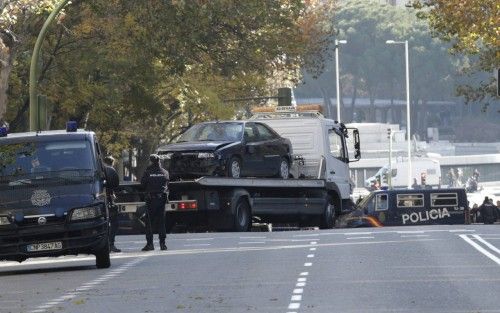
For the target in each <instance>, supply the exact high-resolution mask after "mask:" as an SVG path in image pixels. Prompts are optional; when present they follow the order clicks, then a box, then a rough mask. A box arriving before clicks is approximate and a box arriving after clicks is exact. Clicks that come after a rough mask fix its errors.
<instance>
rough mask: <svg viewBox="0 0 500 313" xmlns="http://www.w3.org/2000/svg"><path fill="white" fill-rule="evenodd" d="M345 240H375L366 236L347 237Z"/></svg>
mask: <svg viewBox="0 0 500 313" xmlns="http://www.w3.org/2000/svg"><path fill="white" fill-rule="evenodd" d="M346 239H347V240H356V239H375V237H371V236H366V237H347V238H346Z"/></svg>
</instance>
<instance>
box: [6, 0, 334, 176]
mask: <svg viewBox="0 0 500 313" xmlns="http://www.w3.org/2000/svg"><path fill="white" fill-rule="evenodd" d="M322 3H323V2H322V1H308V2H303V1H285V0H282V1H237V0H218V1H202V0H198V1H194V0H193V1H164V0H151V1H145V2H144V1H135V0H113V1H109V0H89V1H79V2H74V3H72V4H71V5H69V6H68V7H67V8H66V15H65V16H64V19H60V21H59V23H58V24H57V25H53V27H52V29H51V31H50V32H49V34H48V36H47V40H46V42H45V43H44V46H43V51H44V53H43V57H42V63H43V64H42V68H43V69H45V70H42V73H41V77H40V85H39V87H40V91H41V92H42V93H43V94H46V95H47V96H48V99H49V101H50V103H51V104H52V107H53V110H52V113H51V114H50V115H51V117H52V119H51V125H52V128H60V127H62V126H63V125H64V122H65V121H66V120H67V119H69V118H71V119H74V120H76V121H78V122H79V124H80V125H81V126H87V127H88V128H91V129H93V130H96V132H97V134H98V135H99V137H100V139H101V143H103V144H104V146H105V150H106V152H107V153H112V154H114V155H120V154H121V151H122V150H124V149H127V150H128V149H132V148H135V149H136V151H137V154H138V156H139V163H140V166H139V169H138V170H137V173H136V174H139V173H140V172H141V171H140V169H141V167H142V166H143V165H144V163H145V160H147V156H148V154H149V153H151V152H153V151H154V150H155V149H156V148H157V147H158V145H159V144H161V143H163V142H169V141H171V140H172V139H174V138H175V137H176V136H178V135H179V133H180V132H182V130H183V129H185V127H187V126H189V125H192V124H193V123H197V122H200V121H203V120H207V119H222V118H233V117H234V116H235V114H236V112H238V111H239V110H240V108H241V107H242V106H247V105H248V104H246V103H245V104H229V105H228V104H225V103H224V102H223V100H224V99H231V98H237V97H243V96H244V97H249V96H262V95H268V94H274V93H275V92H276V91H275V90H272V89H273V88H275V86H283V85H286V84H291V83H293V82H295V81H297V80H298V79H299V76H298V75H299V74H300V72H299V69H300V67H301V66H303V65H304V66H306V67H307V68H309V69H310V70H311V71H312V72H320V71H321V69H322V65H323V64H322V61H321V60H322V59H323V58H324V54H325V48H324V44H326V45H328V42H329V40H331V36H330V34H331V30H332V28H331V27H324V22H325V21H328V20H329V19H330V17H331V15H330V14H331V10H330V11H328V10H326V9H327V8H331V7H332V6H331V4H330V3H329V4H324V5H322ZM322 23H323V24H322ZM34 38H36V34H35V33H34V32H33V33H32V34H31V36H30V40H31V41H33V40H34ZM31 44H32V42H31V43H30V42H29V40H26V41H25V43H24V44H23V45H22V46H21V48H20V51H21V53H20V54H19V55H20V56H21V57H19V58H18V59H17V63H16V66H15V67H14V70H13V72H12V75H11V77H10V83H11V88H10V91H9V95H10V97H9V110H8V112H7V119H8V120H9V121H11V126H12V127H13V128H14V129H15V130H23V129H25V128H26V114H27V107H26V104H27V102H26V99H27V90H28V89H27V69H28V66H29V59H28V58H26V57H24V56H25V55H27V54H28V53H29V51H30V48H31V47H32V46H31Z"/></svg>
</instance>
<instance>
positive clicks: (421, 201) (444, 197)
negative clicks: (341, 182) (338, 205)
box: [341, 188, 468, 227]
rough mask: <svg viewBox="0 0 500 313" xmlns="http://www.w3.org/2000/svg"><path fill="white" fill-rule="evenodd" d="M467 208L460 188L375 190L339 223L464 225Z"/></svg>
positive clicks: (357, 225) (354, 225)
mask: <svg viewBox="0 0 500 313" xmlns="http://www.w3.org/2000/svg"><path fill="white" fill-rule="evenodd" d="M467 208H468V203H467V195H466V193H465V189H463V188H453V189H411V190H408V189H394V190H377V191H374V192H372V193H370V194H369V195H368V196H367V197H366V198H364V199H363V200H362V201H361V202H360V203H358V204H357V206H356V209H355V210H354V211H353V212H351V213H349V214H347V215H346V216H345V217H344V218H343V219H342V221H341V226H346V227H361V226H375V227H380V226H406V225H435V224H465V212H466V211H467V210H466V209H467Z"/></svg>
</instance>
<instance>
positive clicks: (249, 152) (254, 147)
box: [242, 123, 264, 176]
mask: <svg viewBox="0 0 500 313" xmlns="http://www.w3.org/2000/svg"><path fill="white" fill-rule="evenodd" d="M244 143H245V147H244V148H243V160H242V161H243V165H242V172H243V175H244V176H260V175H262V174H263V173H264V170H263V169H262V163H263V154H262V146H261V141H260V138H259V133H258V131H257V128H256V127H255V123H246V124H245V135H244Z"/></svg>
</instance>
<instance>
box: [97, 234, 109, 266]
mask: <svg viewBox="0 0 500 313" xmlns="http://www.w3.org/2000/svg"><path fill="white" fill-rule="evenodd" d="M109 252H110V251H109V239H106V242H105V244H104V247H103V248H102V249H100V250H99V251H97V252H96V254H95V265H96V267H97V268H109V267H110V266H111V259H110V258H109Z"/></svg>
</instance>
